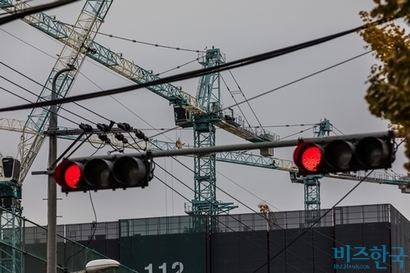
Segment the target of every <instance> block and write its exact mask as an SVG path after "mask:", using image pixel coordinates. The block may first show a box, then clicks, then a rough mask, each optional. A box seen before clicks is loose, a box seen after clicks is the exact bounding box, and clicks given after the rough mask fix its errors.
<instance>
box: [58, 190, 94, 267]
mask: <svg viewBox="0 0 410 273" xmlns="http://www.w3.org/2000/svg"><path fill="white" fill-rule="evenodd" d="M88 195H89V197H90V202H91V207H92V210H93V213H94V219H95V220H94V222H93V223H92V226H91V227H92V228H93V229H94V230H93V232H92V234H91V236H90V238H89V239H88V241H87V243H86V244H85V245H82V247H81V249H80V250H79V251H77V252H76V253H74V254H72V255H71V256H70V257H68V258H67V260H65V263H64V269H65V270H67V265H68V261H69V260H70V259H71V258H73V257H74V256H76V255H78V254H79V253H80V252H82V251H83V250H84V249H85V248H86V247H87V246H88V245H89V244H90V243H91V241H92V240H93V239H94V235H95V232H96V231H97V225H98V221H97V213H96V211H95V207H94V202H93V199H92V197H91V191H88ZM67 272H68V271H67Z"/></svg>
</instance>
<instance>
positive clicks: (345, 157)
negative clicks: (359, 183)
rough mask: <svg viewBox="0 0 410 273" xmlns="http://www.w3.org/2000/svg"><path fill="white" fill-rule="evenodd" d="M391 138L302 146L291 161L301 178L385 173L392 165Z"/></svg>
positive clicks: (369, 138) (370, 138)
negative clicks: (366, 172)
mask: <svg viewBox="0 0 410 273" xmlns="http://www.w3.org/2000/svg"><path fill="white" fill-rule="evenodd" d="M393 148H394V142H393V137H390V136H386V137H384V138H378V137H372V136H370V137H364V138H361V139H352V140H342V139H336V140H332V141H326V140H325V138H323V140H322V141H321V142H318V143H313V142H301V143H299V144H298V146H297V147H296V149H295V151H294V153H293V161H294V162H295V164H296V166H297V167H298V168H299V173H300V174H301V175H308V174H326V173H337V172H350V171H358V170H373V169H387V168H390V167H391V164H392V162H393V161H394V151H393Z"/></svg>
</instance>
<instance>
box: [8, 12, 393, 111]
mask: <svg viewBox="0 0 410 273" xmlns="http://www.w3.org/2000/svg"><path fill="white" fill-rule="evenodd" d="M385 22H386V20H379V21H377V22H376V23H375V24H381V23H385ZM368 27H369V24H366V25H363V26H360V27H356V28H353V29H350V30H346V31H342V32H339V33H336V34H332V35H328V36H325V37H322V38H318V39H314V40H311V41H308V42H303V43H300V44H296V45H293V46H288V47H285V48H282V49H278V50H273V51H269V52H265V53H262V54H258V55H253V56H250V57H246V58H243V59H239V60H236V61H231V62H227V63H224V64H221V65H219V66H215V67H209V68H205V69H198V70H193V71H189V72H185V73H180V74H176V75H174V76H168V77H165V78H162V79H156V80H153V81H150V82H144V83H140V84H136V85H131V86H125V87H120V88H115V89H110V90H105V91H100V92H94V93H88V94H82V95H76V96H71V97H65V98H61V99H57V100H55V101H52V102H50V101H47V102H38V103H33V104H28V105H18V106H12V107H5V108H0V112H5V111H15V110H23V109H29V108H34V107H42V106H49V105H51V104H61V103H68V102H74V101H80V100H86V99H91V98H98V97H103V96H108V95H114V94H119V93H124V92H129V91H131V90H137V89H141V88H144V87H150V86H155V85H161V84H168V83H170V82H174V81H182V80H187V79H191V78H195V77H199V76H203V75H207V74H212V73H216V72H221V71H225V70H229V69H234V68H238V67H242V66H246V65H250V64H254V63H257V62H261V61H265V60H268V59H272V58H276V57H279V56H282V55H285V54H289V53H292V52H295V51H298V50H301V49H304V48H308V47H312V46H315V45H318V44H321V43H324V42H328V41H331V40H333V39H336V38H339V37H342V36H345V35H347V34H351V33H354V32H357V31H358V30H361V29H365V28H368ZM370 52H371V51H368V52H365V53H362V54H360V55H358V56H356V57H353V58H350V59H348V60H345V61H343V62H341V63H338V64H336V65H333V66H330V67H328V68H325V69H322V70H320V71H318V72H316V73H313V74H310V75H309V76H305V77H303V78H301V79H299V80H297V81H301V80H303V79H306V78H309V77H311V76H313V75H316V74H319V73H321V72H324V71H326V70H329V69H331V68H334V67H336V66H338V65H341V64H343V63H346V62H348V61H351V60H353V59H356V58H359V57H361V56H363V55H365V54H368V53H370ZM297 81H293V82H292V83H295V82H297ZM288 85H289V84H288ZM275 90H277V88H275V89H273V90H269V91H267V92H265V93H262V94H259V95H257V96H254V97H252V98H250V99H248V100H247V101H251V100H253V99H255V98H258V97H260V96H263V95H266V94H267V93H271V92H273V91H275ZM245 102H246V101H243V102H240V103H239V104H242V103H245ZM234 106H235V105H234ZM231 107H233V106H231ZM227 108H229V107H227Z"/></svg>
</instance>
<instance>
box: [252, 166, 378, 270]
mask: <svg viewBox="0 0 410 273" xmlns="http://www.w3.org/2000/svg"><path fill="white" fill-rule="evenodd" d="M372 172H373V170H372V171H370V172H369V173H368V174H367V175H366V176H365V177H363V178H362V179H361V180H360V181H359V182H358V183H357V184H356V185H355V186H354V187H353V188H352V189H350V190H349V191H348V192H347V193H346V194H345V195H344V196H343V197H342V198H341V199H340V200H339V201H337V202H336V204H334V205H333V206H332V207H331V208H330V209H328V210H327V211H326V212H325V213H324V214H323V215H321V216H320V217H319V218H318V219H317V220H316V221H315V222H313V224H311V225H310V226H309V227H308V228H307V229H306V230H305V231H303V232H302V233H300V234H299V235H298V236H297V237H296V238H295V239H294V240H292V241H291V242H290V243H289V244H287V245H286V246H285V247H284V248H283V249H282V250H280V251H279V252H278V253H277V254H275V255H274V256H273V257H272V258H270V259H269V261H268V262H270V261H271V260H273V259H275V258H276V257H278V256H279V255H280V254H281V253H282V252H283V251H285V250H286V249H287V248H288V247H290V246H291V245H293V244H294V243H295V242H296V241H297V240H299V239H300V238H302V236H303V235H304V234H306V233H307V232H308V231H309V230H311V229H312V228H313V227H314V226H315V225H316V224H317V223H319V222H320V220H322V219H323V218H324V217H325V216H326V215H327V214H328V213H329V212H331V211H332V210H334V208H335V207H336V206H337V205H339V204H340V203H341V202H342V201H343V200H344V199H345V198H346V197H347V196H349V194H351V193H352V192H353V191H354V190H355V189H356V188H357V187H359V186H360V184H362V182H363V181H364V180H365V179H366V178H367V177H369V175H370V174H371V173H372ZM268 262H266V263H264V264H263V265H261V266H260V267H258V268H257V269H256V270H255V271H253V273H255V272H258V271H259V270H260V269H262V268H263V267H264V266H265V265H266V264H267V263H268Z"/></svg>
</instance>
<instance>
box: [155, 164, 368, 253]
mask: <svg viewBox="0 0 410 273" xmlns="http://www.w3.org/2000/svg"><path fill="white" fill-rule="evenodd" d="M171 158H172V159H174V160H175V161H177V162H178V163H180V164H181V165H182V166H184V167H185V168H186V169H188V170H189V171H191V172H194V171H193V170H192V169H191V168H189V167H188V166H187V165H186V164H184V163H182V162H181V161H179V160H178V159H176V158H175V157H173V156H171ZM157 166H158V167H159V168H160V169H162V170H163V171H164V172H166V173H167V174H169V175H170V176H171V177H173V178H175V179H176V180H177V181H179V182H180V183H182V184H183V185H184V186H185V187H187V188H188V189H190V190H191V191H193V192H195V191H194V190H193V189H192V188H190V187H189V186H188V185H186V184H185V183H183V182H182V181H181V180H180V179H178V178H177V177H175V176H174V175H173V174H171V173H169V172H168V171H167V170H165V169H164V168H162V167H161V166H160V165H157ZM365 178H367V176H366V177H365ZM365 178H363V179H362V180H364V179H365ZM215 188H216V189H218V190H220V191H221V192H223V193H224V194H226V195H227V196H229V197H230V198H232V199H233V200H235V201H236V202H238V203H240V204H241V205H243V206H244V207H246V208H248V209H249V210H250V211H252V212H254V213H256V214H257V215H259V216H261V217H262V218H264V219H265V220H266V221H267V222H269V223H271V224H273V225H275V226H277V227H278V228H280V229H282V230H284V231H286V229H284V228H282V227H280V226H279V225H277V223H274V222H272V221H271V219H268V218H267V217H266V215H264V214H262V213H258V212H257V211H255V210H254V209H252V208H251V207H249V206H248V205H246V204H245V203H243V202H241V201H240V200H239V199H237V198H235V197H234V196H232V195H231V194H229V193H228V192H226V191H224V190H223V189H221V188H220V187H218V186H216V185H215ZM228 216H230V217H232V218H233V219H235V220H236V221H237V222H238V223H241V224H243V225H244V226H246V225H245V224H244V223H243V222H241V221H240V220H238V219H236V218H234V217H233V216H231V215H229V214H228ZM322 218H323V217H322ZM247 228H249V230H251V231H255V230H253V229H252V228H250V227H247ZM318 233H320V234H322V235H324V236H326V237H328V236H327V235H325V234H323V233H321V232H319V231H318ZM329 238H330V237H329ZM331 239H332V240H333V238H331ZM301 240H302V241H304V242H306V241H305V240H303V239H301ZM272 243H274V242H272ZM306 243H308V244H310V243H309V242H306ZM274 244H276V243H274ZM310 245H311V246H312V247H314V246H313V245H312V244H310ZM319 250H320V249H319ZM320 251H321V252H323V251H322V250H320ZM324 253H325V252H324ZM325 254H326V255H329V254H328V253H325ZM332 257H333V256H332Z"/></svg>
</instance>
